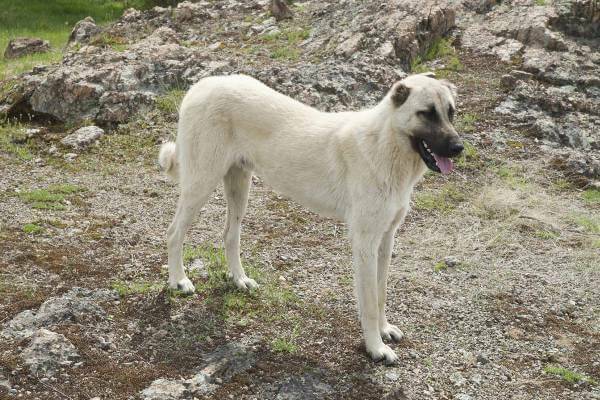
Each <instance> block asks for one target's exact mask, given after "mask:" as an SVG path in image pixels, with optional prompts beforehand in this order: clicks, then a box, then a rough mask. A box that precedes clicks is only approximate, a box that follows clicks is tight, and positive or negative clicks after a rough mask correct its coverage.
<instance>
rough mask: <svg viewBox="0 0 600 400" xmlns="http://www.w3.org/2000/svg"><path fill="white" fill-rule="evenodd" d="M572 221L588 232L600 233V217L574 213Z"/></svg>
mask: <svg viewBox="0 0 600 400" xmlns="http://www.w3.org/2000/svg"><path fill="white" fill-rule="evenodd" d="M573 222H575V223H576V224H577V225H579V226H580V227H581V228H583V230H584V231H586V232H589V233H600V219H598V218H594V217H591V216H587V215H576V216H574V217H573Z"/></svg>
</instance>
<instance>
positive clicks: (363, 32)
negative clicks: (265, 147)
mask: <svg viewBox="0 0 600 400" xmlns="http://www.w3.org/2000/svg"><path fill="white" fill-rule="evenodd" d="M253 4H254V3H253ZM255 6H256V5H254V6H250V5H245V3H242V2H237V1H234V0H232V1H230V2H229V3H227V5H226V6H225V5H224V4H222V3H221V2H197V3H191V2H182V3H180V4H179V5H178V6H177V7H176V8H175V9H173V10H170V9H166V8H160V7H155V8H153V9H151V10H148V11H144V12H140V11H136V10H127V11H126V12H125V14H124V15H123V17H122V18H121V19H120V20H119V21H117V22H116V23H115V24H113V25H112V26H109V27H106V28H104V29H103V31H102V37H103V38H104V39H103V40H102V41H94V40H92V41H89V40H88V39H87V38H88V37H89V36H90V35H92V34H93V32H94V31H95V29H94V28H93V22H92V21H91V20H89V19H86V20H83V21H80V23H78V24H77V26H76V27H75V28H74V30H73V34H72V43H80V44H82V45H81V46H72V47H71V51H70V52H68V53H67V54H66V55H65V57H64V59H63V61H62V63H61V64H59V65H56V66H51V67H48V68H46V69H40V70H36V71H33V72H32V73H29V74H25V75H24V76H23V77H22V78H21V79H20V82H19V84H18V85H15V87H14V88H11V90H10V91H6V92H5V93H2V90H0V113H3V114H8V115H17V116H18V115H21V114H24V113H32V114H38V115H42V116H46V117H52V118H54V119H56V120H59V121H65V122H81V121H84V120H93V121H96V122H97V123H98V124H99V125H103V126H104V125H107V126H110V125H114V124H119V123H122V122H125V121H127V120H129V119H130V118H132V116H134V115H136V114H138V113H143V112H147V111H148V110H149V109H150V108H151V107H153V105H154V103H155V99H156V97H158V96H160V95H161V94H162V93H164V92H165V91H168V90H170V89H173V88H176V89H185V88H187V87H189V86H190V85H192V84H193V83H195V82H197V81H198V80H199V79H201V78H203V77H205V76H209V75H214V74H229V73H246V74H249V75H252V76H255V77H258V78H260V79H262V80H263V81H267V83H269V84H271V85H272V86H273V87H274V88H275V89H277V90H279V91H282V92H284V93H286V94H291V95H294V94H298V93H305V94H307V98H306V100H307V101H308V102H309V104H311V105H314V106H317V107H322V108H324V109H331V108H332V107H342V108H343V107H352V106H354V105H357V106H359V105H360V106H364V105H365V104H366V100H369V101H370V100H371V98H381V96H382V95H383V94H384V93H385V91H387V89H388V88H389V86H390V85H391V84H392V83H393V81H394V80H395V79H397V78H398V77H399V76H401V72H402V71H401V70H400V69H399V68H398V65H399V64H400V65H402V66H404V67H405V68H407V67H408V65H409V64H410V62H411V60H412V59H413V58H414V57H416V56H417V55H418V54H419V53H422V52H424V51H426V49H427V48H428V46H429V45H430V44H431V43H432V42H433V41H435V40H436V39H437V38H439V37H441V36H442V35H444V34H445V33H446V32H447V31H448V30H449V29H451V28H452V27H453V26H454V18H455V13H454V9H453V8H452V6H451V5H450V2H449V1H443V0H438V1H434V0H427V1H425V2H423V4H417V3H416V2H414V1H408V0H394V1H391V2H388V3H386V4H385V5H383V6H382V5H379V4H375V3H373V2H362V1H358V0H348V1H346V2H345V4H338V3H335V2H331V3H324V2H310V3H307V4H306V7H307V9H308V10H309V11H308V15H310V16H312V19H311V21H310V24H309V26H310V27H311V31H310V35H309V37H308V38H306V40H304V41H303V42H302V43H300V44H298V45H297V50H298V54H299V59H298V61H297V62H290V61H285V60H272V59H270V60H269V61H268V62H266V61H265V60H264V59H261V58H260V57H261V55H254V54H253V53H239V52H233V53H227V56H226V57H225V58H224V59H221V58H220V55H219V54H220V53H221V52H216V51H211V50H210V49H209V48H206V47H204V45H203V43H217V42H219V43H222V47H232V46H238V47H239V46H240V40H239V38H238V37H236V36H235V35H232V33H234V32H247V35H250V36H252V35H254V34H257V35H263V34H264V33H265V32H270V33H269V34H271V33H272V32H276V31H280V32H281V29H282V28H281V27H278V25H277V22H276V21H275V20H274V19H273V20H272V21H271V20H266V21H265V22H264V23H263V24H260V29H259V31H257V32H254V31H253V30H252V26H253V23H252V22H245V21H244V20H243V19H240V18H239V15H238V14H239V10H240V9H246V8H248V9H249V10H252V12H255V11H254V8H256V7H255ZM259 9H260V7H259ZM248 12H250V11H248ZM229 14H235V15H236V17H235V18H233V17H231V16H230V15H229ZM256 14H258V12H256ZM374 21H375V23H374ZM333 22H335V23H336V24H341V25H345V26H347V29H345V30H343V31H339V33H338V30H332V28H331V23H333ZM280 28H281V29H280ZM332 32H334V33H335V34H334V35H333V36H332ZM111 38H118V39H119V46H115V45H111ZM343 42H346V43H345V44H344V45H343V46H341V48H340V50H339V51H336V48H337V47H338V46H340V45H341V43H343ZM324 51H325V52H326V53H327V54H328V57H327V58H326V60H327V61H326V62H327V64H328V66H332V65H333V66H335V71H336V73H337V74H339V75H337V76H334V74H333V73H327V71H326V69H325V68H322V67H321V65H322V64H323V63H316V64H315V63H313V62H309V61H310V60H312V58H313V57H322V56H323V52H324ZM336 54H338V55H339V57H340V58H343V59H348V60H336V59H335V55H336ZM350 56H351V57H350ZM315 70H318V73H319V74H320V75H321V76H323V75H326V74H327V75H329V77H328V79H327V80H326V81H325V85H321V84H320V80H319V79H315V77H314V76H311V74H312V73H314V72H315ZM356 70H362V72H363V73H367V74H369V75H365V76H357V75H356V74H355V71H356ZM346 71H348V74H349V76H346V75H345V73H346ZM399 71H400V74H399V73H398V72H399ZM347 79H348V80H349V81H350V82H351V84H346V80H347ZM327 81H330V82H332V83H329V82H327ZM342 87H344V88H343V89H344V90H341V89H342ZM348 89H351V90H348ZM350 93H352V95H350ZM299 100H304V99H302V98H300V99H299Z"/></svg>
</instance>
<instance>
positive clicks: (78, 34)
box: [67, 17, 102, 47]
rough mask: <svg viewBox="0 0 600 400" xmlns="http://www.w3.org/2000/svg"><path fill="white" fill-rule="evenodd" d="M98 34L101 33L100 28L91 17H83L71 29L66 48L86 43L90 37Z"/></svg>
mask: <svg viewBox="0 0 600 400" xmlns="http://www.w3.org/2000/svg"><path fill="white" fill-rule="evenodd" d="M100 32H102V28H100V27H99V26H98V25H96V22H95V21H94V19H93V18H92V17H85V18H84V19H82V20H81V21H79V22H77V23H76V24H75V26H74V27H73V30H72V31H71V35H69V41H68V42H67V47H70V46H74V45H76V44H79V45H81V44H84V43H87V42H89V40H90V39H91V38H92V37H94V36H96V35H97V34H99V33H100Z"/></svg>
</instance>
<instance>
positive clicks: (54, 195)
mask: <svg viewBox="0 0 600 400" xmlns="http://www.w3.org/2000/svg"><path fill="white" fill-rule="evenodd" d="M83 190H84V189H83V188H81V187H79V186H76V185H72V184H55V185H50V186H48V187H47V188H46V189H35V190H31V191H27V192H21V193H19V194H18V196H19V198H20V199H21V200H23V201H24V202H25V203H28V204H29V205H30V206H31V208H35V209H39V210H57V211H60V210H65V209H66V206H65V205H64V203H65V196H68V195H72V194H75V193H77V192H81V191H83Z"/></svg>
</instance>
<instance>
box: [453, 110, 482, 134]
mask: <svg viewBox="0 0 600 400" xmlns="http://www.w3.org/2000/svg"><path fill="white" fill-rule="evenodd" d="M478 120H479V116H478V115H477V114H473V113H465V114H463V115H461V117H460V119H459V120H458V121H457V123H456V129H457V130H458V131H459V132H473V131H474V130H475V122H477V121H478Z"/></svg>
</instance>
